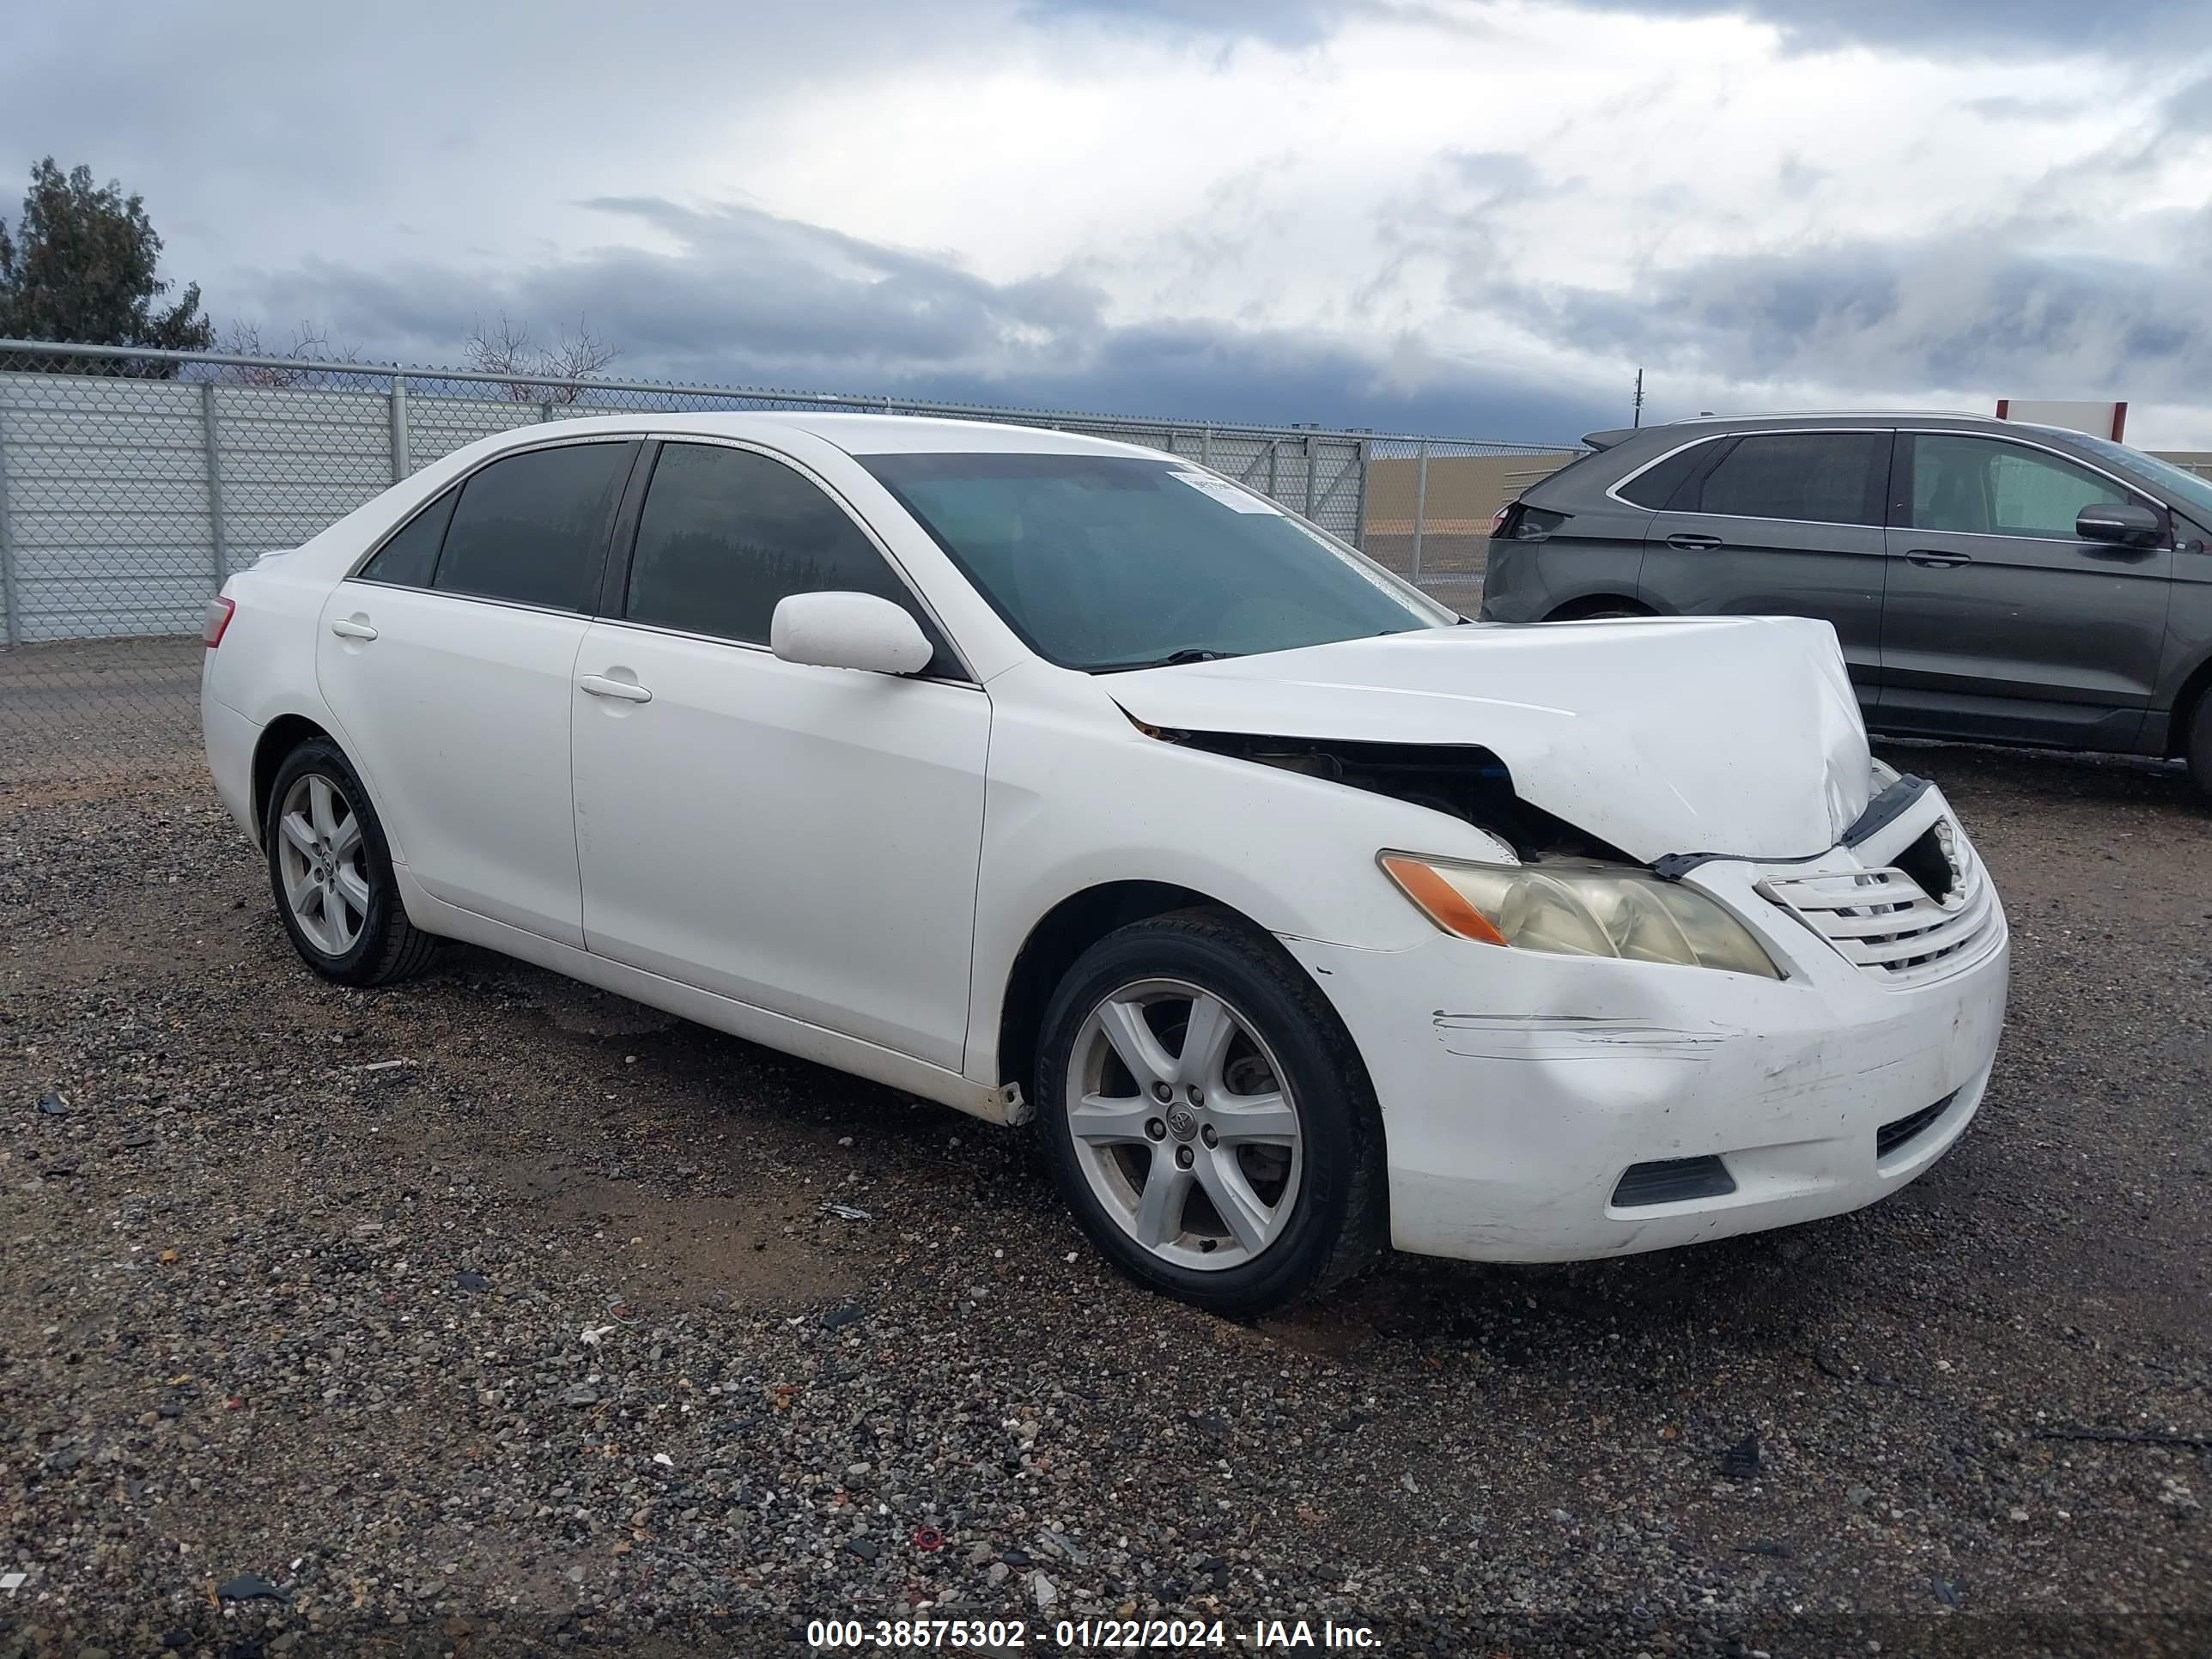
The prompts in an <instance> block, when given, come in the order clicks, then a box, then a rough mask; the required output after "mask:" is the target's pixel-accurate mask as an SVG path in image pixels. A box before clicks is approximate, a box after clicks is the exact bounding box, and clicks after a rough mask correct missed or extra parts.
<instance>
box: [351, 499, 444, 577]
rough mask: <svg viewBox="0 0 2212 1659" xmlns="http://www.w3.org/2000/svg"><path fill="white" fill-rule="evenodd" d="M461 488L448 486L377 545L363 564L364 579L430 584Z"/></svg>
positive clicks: (362, 573)
mask: <svg viewBox="0 0 2212 1659" xmlns="http://www.w3.org/2000/svg"><path fill="white" fill-rule="evenodd" d="M460 493H461V492H460V491H459V490H458V489H449V490H447V492H446V493H445V494H444V495H441V496H439V497H438V499H437V500H436V501H432V502H431V503H430V505H429V506H428V507H424V508H423V509H422V511H421V512H420V513H416V515H415V516H414V517H413V518H411V519H410V520H408V521H407V522H406V523H405V524H404V525H402V526H400V528H399V533H398V535H396V536H394V537H392V539H391V540H390V541H388V542H386V543H385V544H384V545H383V546H381V547H380V548H378V549H377V550H376V551H375V553H374V555H373V556H371V557H370V559H369V562H368V563H367V564H365V565H363V566H362V568H361V575H362V580H364V581H372V582H392V583H396V584H397V585H398V586H401V587H428V586H429V585H430V577H431V574H432V573H434V572H435V570H436V569H437V568H438V549H439V546H440V545H441V544H442V543H443V542H444V541H445V539H446V526H447V522H448V521H449V520H451V519H452V518H453V503H454V501H457V500H459V497H460Z"/></svg>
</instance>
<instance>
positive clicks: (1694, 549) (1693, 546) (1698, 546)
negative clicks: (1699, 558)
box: [1667, 535, 1721, 553]
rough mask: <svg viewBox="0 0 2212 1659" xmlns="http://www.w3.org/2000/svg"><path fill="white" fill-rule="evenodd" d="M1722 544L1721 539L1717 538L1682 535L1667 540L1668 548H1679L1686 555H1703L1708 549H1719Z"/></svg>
mask: <svg viewBox="0 0 2212 1659" xmlns="http://www.w3.org/2000/svg"><path fill="white" fill-rule="evenodd" d="M1720 544H1721V538H1719V537H1717V536H1691V535H1680V536H1669V537H1668V538H1667V545H1668V546H1669V547H1679V548H1680V549H1681V550H1683V551H1684V552H1685V553H1702V552H1704V551H1705V550H1707V549H1708V548H1714V547H1718V546H1719V545H1720Z"/></svg>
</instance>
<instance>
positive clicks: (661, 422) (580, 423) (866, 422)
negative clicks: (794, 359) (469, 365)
mask: <svg viewBox="0 0 2212 1659" xmlns="http://www.w3.org/2000/svg"><path fill="white" fill-rule="evenodd" d="M561 429H562V430H563V431H568V430H575V431H577V432H578V435H582V434H584V433H587V432H601V433H609V432H635V433H647V432H656V433H671V434H681V435H693V436H698V437H714V438H747V437H750V438H768V437H769V436H771V435H774V434H775V433H778V432H804V433H807V434H810V435H812V436H814V437H817V438H820V439H822V440H823V441H825V442H828V443H832V444H835V445H836V446H837V447H838V448H840V449H842V450H843V451H845V452H846V453H848V454H850V455H882V454H891V453H915V452H917V451H937V452H957V451H969V452H973V451H975V450H997V451H1000V452H1002V453H1028V454H1046V455H1054V454H1059V455H1066V454H1080V455H1131V456H1141V457H1144V458H1145V459H1151V460H1158V459H1162V458H1163V457H1162V452H1161V451H1159V450H1157V449H1147V448H1145V447H1143V446H1141V445H1138V444H1125V443H1116V442H1115V441H1112V440H1111V439H1108V438H1093V437H1091V436H1089V435H1086V434H1084V433H1080V432H1061V431H1055V430H1053V429H1052V428H1048V427H1042V426H1014V425H1012V424H1009V423H1006V422H1000V421H962V420H953V419H949V418H947V417H945V416H927V415H862V414H842V413H835V414H833V413H823V412H817V411H814V410H783V409H774V410H769V409H763V410H738V411H732V412H726V413H715V412H704V411H665V410H636V411H622V412H617V413H612V414H608V415H604V416H599V415H590V416H577V417H575V418H574V420H573V421H564V422H562V427H561ZM516 430H517V433H518V434H520V435H521V436H523V437H525V438H527V437H531V436H537V435H542V434H541V433H540V432H539V429H538V428H536V427H534V426H526V427H522V428H517V429H516Z"/></svg>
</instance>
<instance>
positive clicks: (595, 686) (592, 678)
mask: <svg viewBox="0 0 2212 1659" xmlns="http://www.w3.org/2000/svg"><path fill="white" fill-rule="evenodd" d="M576 684H579V685H580V686H582V687H583V688H584V690H586V692H587V693H589V694H590V695H591V696H594V697H618V698H620V699H621V700H622V701H623V702H652V701H653V693H652V692H650V691H648V690H646V689H645V688H644V687H643V686H641V685H640V684H638V683H637V682H636V681H635V680H611V679H609V678H607V677H606V676H605V675H604V674H586V675H585V676H584V678H581V679H580V680H578V681H577V682H576Z"/></svg>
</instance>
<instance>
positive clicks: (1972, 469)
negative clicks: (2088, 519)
mask: <svg viewBox="0 0 2212 1659" xmlns="http://www.w3.org/2000/svg"><path fill="white" fill-rule="evenodd" d="M2125 499H2127V492H2126V491H2125V490H2124V489H2121V488H2120V487H2119V486H2118V484H2116V483H2113V482H2112V480H2111V479H2110V478H2106V477H2101V476H2100V475H2099V474H2097V473H2094V472H2092V471H2089V470H2088V469H2087V467H2081V466H2075V465H2074V464H2073V463H2072V462H2070V461H2062V460H2060V459H2058V458H2057V456H2056V455H2046V454H2045V453H2043V452H2042V451H2040V450H2036V449H2023V448H2021V447H2020V446H2018V445H2017V444H2007V443H1998V442H1996V441H1994V440H1991V439H1988V438H1954V437H1948V436H1946V437H1926V436H1924V437H1918V438H1915V439H1914V440H1913V441H1912V526H1913V528H1914V529H1916V530H1950V531H1965V532H1971V533H1973V534H1978V535H1983V536H2047V537H2051V538H2063V539H2064V540H2066V541H2072V540H2074V539H2075V533H2074V519H2075V514H2076V513H2080V512H2081V509H2082V508H2083V507H2091V506H2094V505H2095V504H2096V503H2097V502H2100V501H2123V500H2125Z"/></svg>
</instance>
